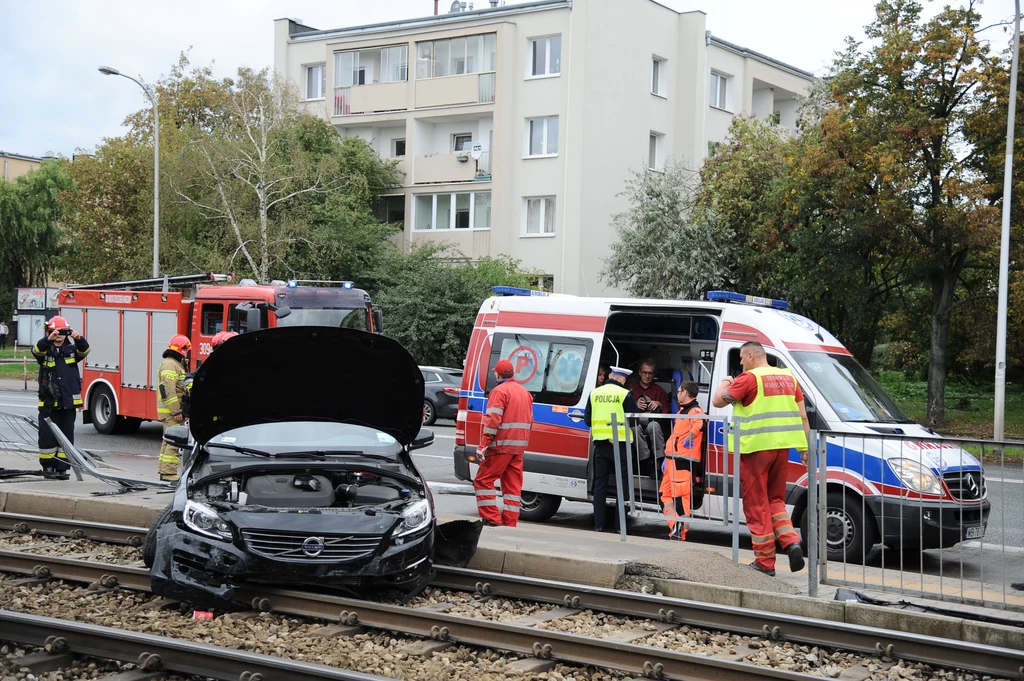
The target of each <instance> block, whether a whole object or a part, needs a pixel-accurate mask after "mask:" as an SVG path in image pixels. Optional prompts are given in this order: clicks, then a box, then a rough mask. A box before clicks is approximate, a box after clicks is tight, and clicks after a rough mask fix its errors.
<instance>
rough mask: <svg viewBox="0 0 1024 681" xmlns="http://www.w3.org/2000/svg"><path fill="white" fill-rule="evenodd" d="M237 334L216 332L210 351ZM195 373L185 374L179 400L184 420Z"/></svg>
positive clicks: (189, 403)
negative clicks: (182, 391) (183, 386)
mask: <svg viewBox="0 0 1024 681" xmlns="http://www.w3.org/2000/svg"><path fill="white" fill-rule="evenodd" d="M237 335H238V334H237V333H236V332H234V331H218V332H217V333H216V334H214V336H213V340H212V341H211V342H210V351H211V352H213V350H216V349H217V348H219V347H220V346H221V345H223V344H224V341H226V340H227V339H229V338H234V337H235V336H237ZM195 376H196V372H195V371H190V372H188V373H187V374H185V394H184V395H183V396H182V398H181V413H182V414H184V416H185V418H188V410H189V406H190V405H191V396H192V380H193V379H194V378H195Z"/></svg>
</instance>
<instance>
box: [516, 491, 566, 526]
mask: <svg viewBox="0 0 1024 681" xmlns="http://www.w3.org/2000/svg"><path fill="white" fill-rule="evenodd" d="M519 497H520V500H521V501H520V508H519V518H520V520H529V521H530V522H534V523H542V522H544V521H545V520H547V519H548V518H550V517H551V516H553V515H554V514H555V512H556V511H558V507H559V506H561V505H562V497H556V496H554V495H552V494H538V493H536V492H521V493H520V495H519Z"/></svg>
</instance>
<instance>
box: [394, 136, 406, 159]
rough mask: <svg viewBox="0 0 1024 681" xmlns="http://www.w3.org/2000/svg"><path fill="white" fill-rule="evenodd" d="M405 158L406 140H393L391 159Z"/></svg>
mask: <svg viewBox="0 0 1024 681" xmlns="http://www.w3.org/2000/svg"><path fill="white" fill-rule="evenodd" d="M403 156H405V138H404V137H403V138H402V139H393V140H391V158H402V157H403Z"/></svg>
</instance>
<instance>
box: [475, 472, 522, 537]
mask: <svg viewBox="0 0 1024 681" xmlns="http://www.w3.org/2000/svg"><path fill="white" fill-rule="evenodd" d="M497 480H501V501H498V494H497V492H496V491H495V489H494V483H495V482H496V481H497ZM473 489H475V490H476V510H477V511H478V512H479V513H480V517H481V518H483V519H484V520H485V521H487V522H489V523H491V524H494V525H507V526H509V527H515V526H516V523H518V522H519V507H520V506H521V505H522V502H521V500H520V497H519V495H520V494H522V491H523V455H522V454H487V455H486V456H485V457H484V460H483V463H481V464H480V467H479V468H478V469H477V471H476V477H475V478H473ZM502 503H503V504H504V510H499V506H498V505H499V504H502Z"/></svg>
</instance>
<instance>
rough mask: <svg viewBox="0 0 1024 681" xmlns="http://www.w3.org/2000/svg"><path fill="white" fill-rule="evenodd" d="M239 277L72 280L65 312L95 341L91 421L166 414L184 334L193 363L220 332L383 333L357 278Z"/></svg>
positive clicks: (85, 384)
mask: <svg viewBox="0 0 1024 681" xmlns="http://www.w3.org/2000/svg"><path fill="white" fill-rule="evenodd" d="M233 279H234V277H233V275H227V274H195V275H180V276H165V277H158V278H154V279H137V280H133V281H118V282H109V283H104V284H90V285H82V286H71V287H68V288H66V289H63V290H62V291H61V292H60V294H59V297H58V307H59V308H60V315H61V316H62V317H64V318H65V319H67V320H68V323H70V324H71V327H72V328H74V329H76V330H78V331H80V332H81V333H82V335H84V336H85V337H86V338H88V339H89V345H90V347H91V350H90V351H89V355H88V357H87V358H86V361H85V363H84V366H83V369H82V398H83V403H84V405H85V407H84V412H83V421H84V423H92V424H93V426H94V427H95V428H96V430H98V431H99V432H101V433H104V434H110V433H131V432H134V431H136V430H138V428H139V426H140V425H141V424H142V422H143V421H147V420H150V421H152V420H156V418H157V416H156V386H157V384H158V381H157V368H158V367H159V366H160V361H161V355H162V354H163V352H164V350H166V349H167V342H168V341H169V340H170V338H171V336H174V335H175V334H179V333H180V334H184V335H185V336H188V338H189V339H190V340H191V341H192V354H191V357H190V358H189V366H188V367H187V368H188V369H190V370H191V369H196V368H198V367H199V365H201V364H202V363H203V360H204V359H206V357H208V356H209V354H210V352H211V350H212V347H211V343H212V341H213V336H214V334H216V333H218V332H219V331H236V332H238V333H245V332H246V331H255V330H257V329H264V328H272V327H277V326H341V327H345V328H352V329H362V330H364V331H370V332H374V333H380V332H381V331H382V330H383V316H382V315H381V312H380V310H377V309H375V308H374V307H373V305H372V304H371V302H370V296H369V295H368V294H367V293H366V291H363V290H362V289H358V288H355V287H354V285H353V283H352V282H350V281H337V282H336V281H319V280H292V281H288V282H284V281H273V282H271V283H270V284H269V285H260V284H257V283H256V282H255V281H253V280H251V279H242V280H241V281H239V282H238V283H237V284H236V283H234V282H233Z"/></svg>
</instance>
